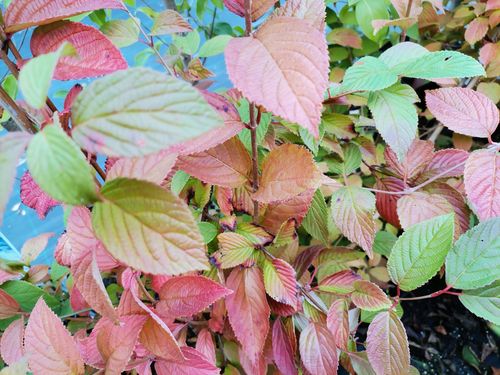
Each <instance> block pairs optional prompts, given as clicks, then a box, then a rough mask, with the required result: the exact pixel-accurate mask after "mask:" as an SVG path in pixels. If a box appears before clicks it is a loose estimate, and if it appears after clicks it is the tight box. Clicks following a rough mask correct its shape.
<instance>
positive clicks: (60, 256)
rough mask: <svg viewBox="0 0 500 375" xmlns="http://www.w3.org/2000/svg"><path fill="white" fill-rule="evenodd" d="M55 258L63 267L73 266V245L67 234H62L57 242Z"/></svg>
mask: <svg viewBox="0 0 500 375" xmlns="http://www.w3.org/2000/svg"><path fill="white" fill-rule="evenodd" d="M54 257H55V258H56V260H57V263H59V264H60V265H61V266H66V267H69V266H71V244H70V243H69V238H68V234H67V233H63V234H61V236H60V237H59V239H58V240H57V245H56V249H55V250H54Z"/></svg>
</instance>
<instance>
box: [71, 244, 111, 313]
mask: <svg viewBox="0 0 500 375" xmlns="http://www.w3.org/2000/svg"><path fill="white" fill-rule="evenodd" d="M71 273H72V274H73V278H74V281H75V286H76V287H77V288H78V290H79V291H80V293H81V294H82V296H83V297H84V299H85V301H86V302H87V303H88V304H89V305H90V306H91V307H92V309H94V310H95V311H96V312H97V313H99V314H100V315H102V316H105V317H107V318H109V319H110V320H112V321H115V322H117V321H118V315H117V313H116V311H115V308H114V307H113V304H112V302H111V299H110V298H109V295H108V292H107V291H106V287H105V286H104V283H103V281H102V277H101V274H100V272H99V268H98V266H97V261H96V259H95V255H94V252H93V251H88V252H87V253H85V254H83V255H82V256H80V257H79V258H77V259H75V261H74V262H73V264H72V266H71Z"/></svg>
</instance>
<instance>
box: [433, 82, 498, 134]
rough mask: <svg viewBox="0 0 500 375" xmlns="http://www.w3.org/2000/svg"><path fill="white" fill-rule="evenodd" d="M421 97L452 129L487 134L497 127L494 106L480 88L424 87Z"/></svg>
mask: <svg viewBox="0 0 500 375" xmlns="http://www.w3.org/2000/svg"><path fill="white" fill-rule="evenodd" d="M425 99H426V103H427V107H428V108H429V110H430V111H431V112H432V114H433V115H434V116H436V118H437V119H438V120H439V121H441V122H442V123H443V125H445V126H446V127H448V128H449V129H451V130H453V131H454V132H457V133H460V134H464V135H469V136H471V137H483V138H488V137H491V135H492V134H493V133H494V131H495V129H496V128H497V125H498V121H499V115H498V108H497V107H496V105H495V103H493V102H492V101H491V100H490V99H489V98H488V97H487V96H486V95H484V94H481V93H480V92H477V91H474V90H471V89H468V88H462V87H447V88H442V89H437V90H431V91H427V92H426V94H425Z"/></svg>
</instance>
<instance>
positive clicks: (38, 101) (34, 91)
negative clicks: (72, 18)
mask: <svg viewBox="0 0 500 375" xmlns="http://www.w3.org/2000/svg"><path fill="white" fill-rule="evenodd" d="M75 55H76V50H75V48H74V47H73V46H72V45H71V44H69V43H68V42H65V41H63V42H62V43H61V44H60V45H59V46H58V47H57V48H56V49H55V50H53V51H51V52H48V53H45V54H41V55H38V56H36V57H34V58H32V59H31V60H29V61H28V62H27V63H26V64H24V65H23V67H22V68H21V71H20V72H19V87H20V88H21V91H22V92H23V96H24V98H25V99H26V102H27V103H28V104H29V105H30V106H32V107H33V108H35V109H42V108H43V106H44V105H45V101H46V100H47V95H48V93H49V89H50V84H51V82H52V78H53V76H54V73H55V71H56V66H57V63H58V61H59V59H60V58H62V57H64V56H75Z"/></svg>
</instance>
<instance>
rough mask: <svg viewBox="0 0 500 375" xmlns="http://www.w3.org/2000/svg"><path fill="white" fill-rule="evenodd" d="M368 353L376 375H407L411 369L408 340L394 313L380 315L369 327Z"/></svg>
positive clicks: (388, 312) (386, 312)
mask: <svg viewBox="0 0 500 375" xmlns="http://www.w3.org/2000/svg"><path fill="white" fill-rule="evenodd" d="M366 351H367V353H368V359H369V360H370V364H371V365H372V367H373V369H374V370H375V373H376V374H384V375H400V374H407V373H408V370H409V368H410V351H409V348H408V338H407V337H406V331H405V328H404V326H403V323H401V320H399V318H398V317H397V315H396V314H395V313H394V312H392V311H385V312H381V313H378V314H377V316H376V317H375V318H374V319H373V321H372V322H371V323H370V326H369V327H368V334H367V339H366Z"/></svg>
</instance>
